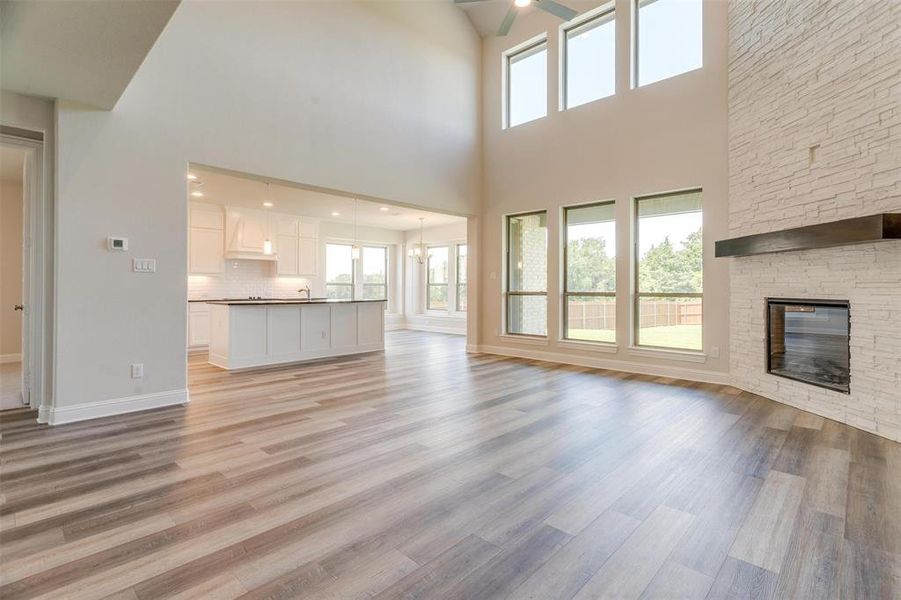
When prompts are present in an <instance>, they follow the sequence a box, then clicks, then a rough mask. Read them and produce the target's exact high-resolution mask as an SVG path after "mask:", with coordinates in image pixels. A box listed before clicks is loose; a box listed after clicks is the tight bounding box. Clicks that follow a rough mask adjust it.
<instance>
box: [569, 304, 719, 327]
mask: <svg viewBox="0 0 901 600" xmlns="http://www.w3.org/2000/svg"><path fill="white" fill-rule="evenodd" d="M639 306H640V310H641V314H640V315H639V326H640V327H665V326H668V325H700V324H701V315H702V310H701V301H700V300H693V301H691V302H666V301H653V302H648V301H645V302H641V303H640V305H639ZM567 321H568V325H569V329H616V303H615V302H613V301H612V300H611V301H603V302H583V301H573V302H570V303H569V308H568V310H567Z"/></svg>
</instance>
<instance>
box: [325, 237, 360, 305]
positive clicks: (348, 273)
mask: <svg viewBox="0 0 901 600" xmlns="http://www.w3.org/2000/svg"><path fill="white" fill-rule="evenodd" d="M325 295H326V296H327V297H329V298H340V299H344V300H352V299H353V297H354V261H353V247H352V246H351V245H350V244H326V245H325Z"/></svg>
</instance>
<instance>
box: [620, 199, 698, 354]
mask: <svg viewBox="0 0 901 600" xmlns="http://www.w3.org/2000/svg"><path fill="white" fill-rule="evenodd" d="M702 225H703V219H702V213H701V191H700V190H694V191H690V192H679V193H674V194H662V195H658V196H649V197H646V198H638V199H637V200H636V232H635V248H636V253H637V259H636V265H637V270H636V273H635V289H636V291H637V293H636V295H635V315H636V317H637V318H636V319H635V323H634V325H635V343H636V344H637V345H640V346H657V347H661V348H679V349H684V350H701V348H702V345H701V339H702V338H701V324H702V310H701V309H702V297H703V295H702V291H703V279H704V269H703V233H702Z"/></svg>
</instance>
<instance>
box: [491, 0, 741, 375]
mask: <svg viewBox="0 0 901 600" xmlns="http://www.w3.org/2000/svg"><path fill="white" fill-rule="evenodd" d="M598 4H600V3H598ZM616 11H617V21H616V28H617V29H616V37H617V39H616V43H617V46H616V48H617V54H616V66H617V83H616V88H617V93H616V95H615V96H612V97H609V98H605V99H601V100H598V101H595V102H591V103H589V104H585V105H582V106H579V107H577V108H574V109H571V110H567V111H562V112H561V111H558V110H557V106H558V91H557V90H558V88H557V84H556V82H557V80H558V60H559V59H558V48H559V37H560V36H559V33H558V28H559V26H560V21H559V20H558V19H555V18H553V17H549V16H545V15H544V14H543V13H541V12H540V11H536V12H535V13H534V14H533V15H531V16H529V17H527V18H525V19H522V20H517V22H516V24H515V25H514V27H513V30H512V32H511V34H510V35H508V36H507V37H506V38H498V37H487V38H485V40H484V47H483V53H482V70H483V90H484V94H483V138H484V147H483V156H484V166H483V174H484V175H483V194H482V198H483V213H482V216H481V223H480V228H481V236H482V237H481V239H482V248H481V256H482V259H481V261H480V264H481V271H482V274H481V297H482V300H481V301H482V304H481V308H482V311H481V315H480V321H481V324H480V332H481V336H480V340H479V344H480V345H481V346H482V348H483V349H488V350H491V351H496V352H504V353H514V354H519V355H529V356H534V357H541V358H549V359H554V360H561V361H573V362H577V363H580V364H593V365H598V366H609V367H612V368H621V369H626V370H638V371H648V372H656V373H665V374H671V375H676V376H680V375H681V376H685V377H690V378H695V379H707V380H712V381H725V380H727V377H728V375H727V371H728V365H729V360H728V351H729V337H728V336H729V334H728V330H729V313H728V298H729V268H728V263H727V262H725V261H721V260H717V259H715V258H714V257H713V243H714V241H715V240H717V239H722V238H725V237H728V204H727V152H726V150H727V131H726V122H727V113H726V88H727V82H726V70H727V60H726V55H727V50H726V48H727V15H726V3H725V2H718V1H713V0H709V1H707V2H705V4H704V67H703V68H702V69H699V70H696V71H692V72H689V73H685V74H683V75H680V76H677V77H674V78H671V79H667V80H664V81H660V82H658V83H654V84H651V85H648V86H644V87H641V88H637V89H630V77H629V73H630V70H629V69H630V2H629V0H617V1H616ZM545 31H546V32H548V49H549V57H548V81H549V84H548V101H547V105H548V109H549V111H548V112H549V114H548V116H547V117H545V118H543V119H538V120H536V121H532V122H530V123H527V124H524V125H520V126H517V127H513V128H511V129H506V130H503V129H501V90H502V76H501V64H502V58H501V57H502V53H503V52H504V51H505V50H507V49H509V48H512V47H514V46H516V45H518V44H520V43H522V42H523V41H525V40H528V39H530V38H532V37H534V36H536V35H538V34H540V33H542V32H545ZM695 187H701V188H703V190H704V246H705V250H704V283H705V285H704V289H705V295H704V350H705V351H706V352H707V354H708V355H707V357H706V359H704V361H703V362H691V363H686V362H682V361H676V360H671V359H669V358H665V357H662V356H660V355H656V356H648V355H647V352H646V351H632V350H630V349H629V348H628V344H629V319H628V318H626V316H627V315H628V314H629V310H630V295H629V294H630V289H631V282H632V274H631V265H630V250H631V248H630V240H631V219H632V206H631V199H632V198H633V197H635V196H640V195H644V194H650V193H655V192H664V191H670V190H677V189H687V188H695ZM608 199H614V200H616V203H617V206H616V216H617V232H616V233H617V256H618V261H617V290H618V291H619V295H618V299H617V314H618V315H619V317H620V318H618V319H617V339H618V340H619V348H618V351H617V352H616V353H615V354H607V353H604V354H598V353H594V352H589V351H584V350H578V349H575V348H574V347H573V345H572V344H566V343H562V344H561V343H560V342H559V341H558V340H559V339H560V335H561V332H560V325H561V324H560V319H559V315H560V309H561V301H560V296H559V293H560V265H561V252H560V248H559V244H560V234H559V230H560V226H561V224H560V212H561V207H562V206H566V205H571V204H578V203H585V202H591V201H597V200H608ZM539 209H546V210H547V211H548V228H549V231H548V282H549V283H548V286H549V287H548V341H547V344H536V343H531V344H527V343H525V342H520V341H515V340H511V339H508V338H504V337H503V336H500V335H498V334H499V332H500V331H501V310H502V281H503V276H502V273H503V266H502V264H503V263H502V258H503V253H502V250H503V248H502V243H503V235H502V232H503V215H505V214H509V213H515V212H524V211H530V210H539ZM715 349H718V350H719V357H714V356H713V355H712V354H714V353H715Z"/></svg>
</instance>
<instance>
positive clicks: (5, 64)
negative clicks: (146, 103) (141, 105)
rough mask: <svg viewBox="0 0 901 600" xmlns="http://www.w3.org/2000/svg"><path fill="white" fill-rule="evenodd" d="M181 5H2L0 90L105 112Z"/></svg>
mask: <svg viewBox="0 0 901 600" xmlns="http://www.w3.org/2000/svg"><path fill="white" fill-rule="evenodd" d="M179 1H180V0H153V1H130V2H124V1H122V0H67V1H65V2H60V1H44V0H2V1H0V86H2V88H3V89H4V90H8V91H11V92H17V93H20V94H28V95H32V96H43V97H46V98H62V99H64V100H72V101H75V102H79V103H82V104H85V105H88V106H92V107H96V108H102V109H107V110H108V109H111V108H112V107H113V106H114V105H115V104H116V101H117V100H118V99H119V96H121V95H122V92H124V91H125V88H126V86H128V83H129V82H130V81H131V78H132V77H133V76H134V74H135V72H136V71H137V70H138V67H140V66H141V63H142V62H143V61H144V57H145V56H147V53H148V52H149V51H150V48H151V47H152V46H153V44H154V43H155V42H156V40H157V38H158V37H159V35H160V33H161V32H162V31H163V28H164V27H165V26H166V23H168V22H169V18H170V17H171V16H172V13H174V12H175V9H176V8H177V7H178V4H179Z"/></svg>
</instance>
